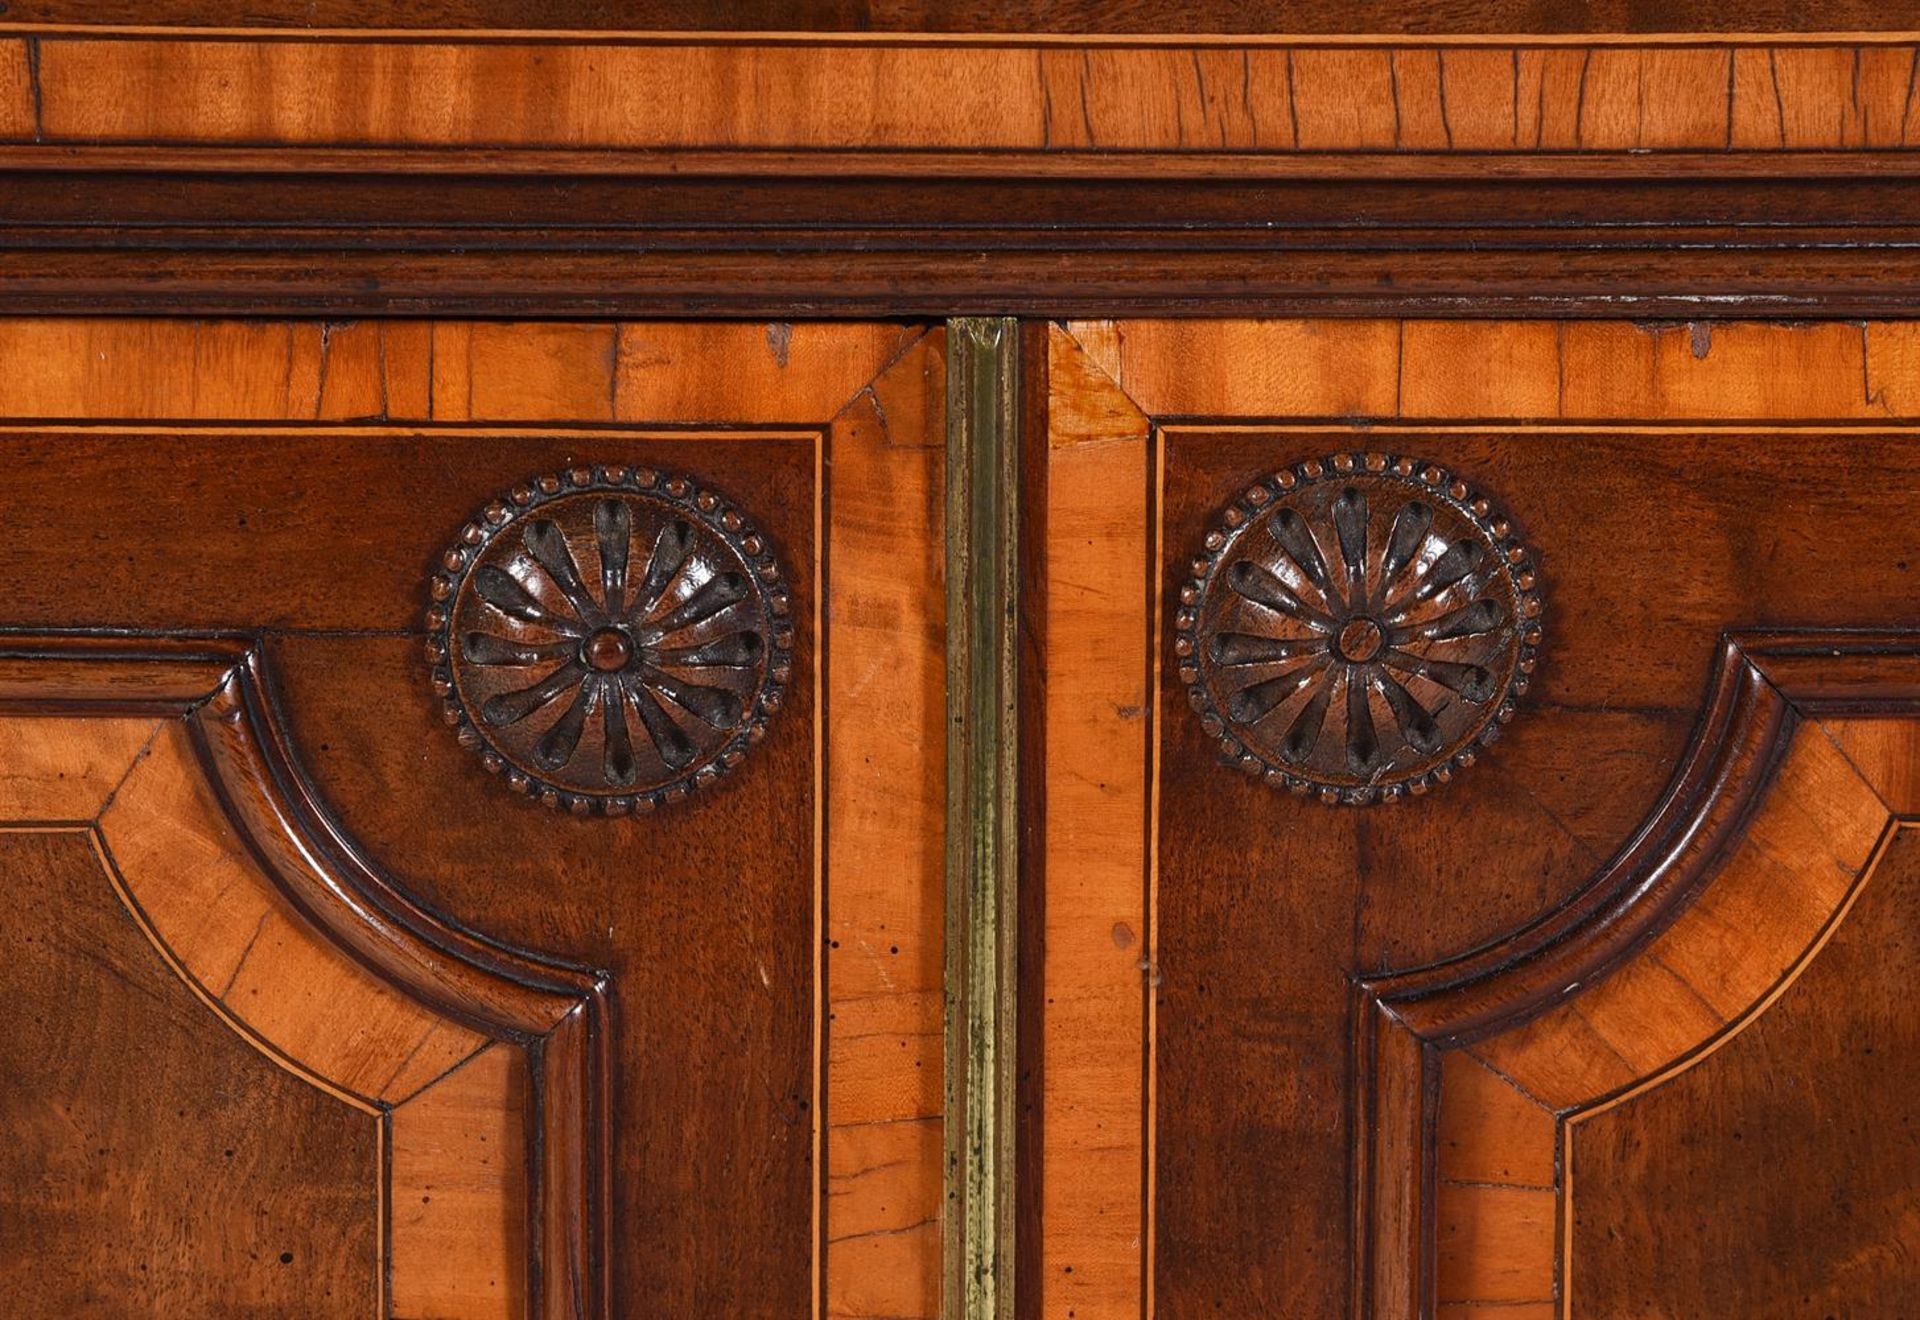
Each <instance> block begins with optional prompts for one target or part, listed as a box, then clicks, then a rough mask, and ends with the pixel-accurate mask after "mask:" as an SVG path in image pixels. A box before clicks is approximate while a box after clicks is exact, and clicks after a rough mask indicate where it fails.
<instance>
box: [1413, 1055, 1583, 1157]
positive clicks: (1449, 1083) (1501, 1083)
mask: <svg viewBox="0 0 1920 1320" xmlns="http://www.w3.org/2000/svg"><path fill="white" fill-rule="evenodd" d="M1439 1103H1440V1114H1439V1120H1438V1130H1437V1132H1436V1134H1435V1141H1436V1143H1437V1145H1436V1153H1437V1163H1436V1171H1437V1174H1438V1176H1439V1178H1440V1179H1441V1181H1442V1182H1447V1183H1457V1184H1462V1185H1473V1186H1486V1187H1513V1188H1531V1189H1533V1190H1535V1191H1541V1190H1551V1189H1552V1188H1553V1187H1555V1186H1556V1185H1557V1184H1558V1182H1559V1174H1558V1172H1557V1170H1556V1168H1555V1163H1556V1161H1557V1159H1558V1158H1559V1152H1558V1148H1557V1144H1556V1143H1557V1141H1558V1137H1557V1135H1556V1133H1555V1131H1554V1116H1553V1114H1552V1112H1551V1111H1550V1110H1547V1109H1543V1108H1542V1107H1541V1106H1540V1103H1539V1102H1538V1101H1537V1100H1535V1099H1533V1098H1532V1097H1531V1096H1529V1095H1527V1094H1526V1093H1525V1092H1523V1091H1522V1090H1521V1089H1520V1088H1519V1087H1518V1086H1516V1085H1515V1084H1514V1082H1513V1079H1512V1078H1510V1077H1502V1076H1500V1075H1499V1074H1498V1073H1495V1072H1494V1071H1492V1070H1491V1069H1489V1068H1488V1067H1487V1066H1486V1065H1485V1064H1483V1063H1481V1062H1479V1061H1478V1060H1476V1059H1475V1058H1473V1056H1472V1055H1469V1054H1465V1053H1461V1052H1450V1053H1447V1054H1443V1055H1442V1056H1441V1061H1440V1102H1439Z"/></svg>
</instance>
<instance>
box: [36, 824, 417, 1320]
mask: <svg viewBox="0 0 1920 1320" xmlns="http://www.w3.org/2000/svg"><path fill="white" fill-rule="evenodd" d="M0 873H4V875H5V879H6V882H5V883H4V884H0V928H4V929H5V930H6V931H7V932H8V956H7V959H6V962H5V967H4V972H0V978H3V979H4V993H5V996H6V1001H7V1004H8V1008H9V1021H8V1028H7V1030H6V1031H5V1032H4V1033H0V1119H4V1122H5V1124H6V1128H7V1132H8V1140H7V1142H6V1143H5V1145H4V1148H0V1218H4V1219H5V1221H6V1224H7V1232H6V1234H5V1235H4V1237H3V1238H0V1278H4V1279H5V1280H6V1287H7V1291H8V1294H9V1298H10V1304H11V1305H13V1306H15V1307H17V1308H19V1309H20V1310H21V1311H22V1312H24V1313H26V1314H31V1315H82V1314H102V1313H106V1314H120V1315H142V1314H152V1313H154V1312H155V1311H156V1310H158V1311H161V1312H167V1313H173V1314H182V1315H196V1314H197V1315H211V1314H219V1313H223V1312H225V1313H232V1312H234V1311H239V1312H241V1313H255V1314H272V1315H284V1316H303V1317H314V1318H315V1320H318V1318H319V1317H323V1316H327V1317H330V1316H339V1315H371V1314H375V1313H377V1311H378V1309H379V1308H380V1305H381V1296H382V1288H381V1277H382V1269H381V1240H380V1202H379V1194H378V1188H379V1180H380V1177H381V1172H382V1171H381V1144H380V1143H381V1138H380V1133H379V1120H378V1119H377V1118H376V1117H375V1116H374V1115H372V1114H370V1113H368V1112H365V1111H363V1110H360V1109H357V1108H355V1107H354V1106H351V1105H348V1104H345V1103H342V1102H341V1101H340V1100H339V1099H338V1098H336V1097H334V1096H330V1095H328V1094H326V1093H325V1092H324V1091H321V1090H319V1089H318V1088H316V1087H313V1086H310V1085H309V1084H308V1083H306V1082H304V1081H302V1080H300V1079H299V1078H297V1077H295V1076H294V1075H293V1074H292V1073H290V1072H288V1071H286V1070H285V1069H282V1068H279V1067H276V1066H275V1065H274V1064H272V1063H271V1062H269V1061H268V1060H267V1059H266V1058H264V1057H262V1055H261V1054H260V1053H259V1052H258V1051H257V1050H255V1049H253V1048H252V1047H251V1046H249V1045H248V1044H247V1043H246V1042H245V1041H243V1040H242V1039H241V1038H240V1037H239V1036H237V1035H235V1034H234V1033H233V1032H232V1031H230V1030H229V1029H228V1027H227V1026H226V1025H225V1024H223V1023H222V1022H220V1021H219V1019H217V1018H216V1017H215V1016H214V1015H213V1014H211V1013H209V1012H208V1011H207V1009H206V1008H205V1006H204V1005H203V1004H202V1003H201V1002H200V1000H199V999H197V998H196V997H195V996H194V994H193V993H192V992H191V991H189V990H188V988H187V987H186V986H184V985H182V984H181V983H180V981H179V979H178V978H177V977H176V976H175V975H174V973H173V972H172V970H171V969H169V968H168V966H167V964H166V962H165V961H164V960H163V959H162V957H161V955H160V954H159V953H158V952H157V951H156V950H155V949H154V947H153V946H152V945H151V944H150V943H148V941H147V939H146V938H145V937H144V936H143V934H142V932H141V930H140V928H139V926H138V925H137V924H136V923H135V922H134V921H133V920H132V919H131V918H130V917H129V915H128V913H127V912H126V911H125V910H124V909H123V908H122V907H121V904H120V901H119V899H118V898H116V897H115V893H114V888H113V885H112V882H111V880H110V879H109V876H108V874H107V873H106V870H105V867H104V865H103V859H102V857H101V855H100V854H99V853H98V852H97V851H96V850H95V849H94V848H93V847H92V846H91V842H90V839H89V837H88V834H87V832H85V831H84V830H68V831H61V832H45V831H37V830H26V831H20V830H9V831H0ZM211 1081H217V1084H210V1082H211Z"/></svg>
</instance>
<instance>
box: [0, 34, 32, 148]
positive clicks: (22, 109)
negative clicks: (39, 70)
mask: <svg viewBox="0 0 1920 1320" xmlns="http://www.w3.org/2000/svg"><path fill="white" fill-rule="evenodd" d="M34 121H35V113H34V104H33V66H32V64H31V62H30V60H29V58H28V54H27V43H26V42H24V41H0V140H14V141H20V140H31V139H32V137H33V135H34Z"/></svg>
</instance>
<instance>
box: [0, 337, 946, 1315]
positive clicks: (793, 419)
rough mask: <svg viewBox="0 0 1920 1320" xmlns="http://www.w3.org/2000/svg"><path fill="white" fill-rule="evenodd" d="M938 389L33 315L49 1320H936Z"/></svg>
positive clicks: (11, 661)
mask: <svg viewBox="0 0 1920 1320" xmlns="http://www.w3.org/2000/svg"><path fill="white" fill-rule="evenodd" d="M943 364H944V342H943V334H942V332H941V331H940V330H938V329H932V330H929V329H927V328H925V327H917V326H900V325H859V324H849V325H839V326H822V325H757V324H756V325H708V326H694V325H659V324H639V323H633V324H618V325H615V324H581V325H554V324H545V325H514V324H500V323H489V324H468V323H454V322H443V323H391V324H376V323H361V324H327V325H323V324H319V323H305V322H303V323H287V324H270V323H237V322H236V323H212V322H209V323H192V322H184V321H170V322H128V321H59V322H54V321H47V322H39V321H8V322H0V417H5V418H8V419H15V420H9V421H6V422H5V424H4V425H3V426H0V510H3V511H4V519H5V524H6V534H5V535H4V537H0V577H4V579H5V581H6V582H7V583H8V584H9V586H8V590H7V592H6V593H5V599H4V602H3V603H0V626H3V627H4V629H5V631H4V633H0V820H3V821H4V822H5V825H4V829H3V830H0V878H3V879H4V883H0V938H4V941H5V945H6V948H7V951H8V957H7V958H6V960H5V964H4V966H3V967H0V998H4V1000H5V1002H6V1004H7V1012H6V1014H5V1015H4V1027H3V1028H0V1059H3V1060H4V1066H0V1124H4V1126H5V1128H6V1131H7V1133H8V1141H7V1142H6V1143H5V1149H4V1151H0V1175H3V1176H0V1224H4V1225H5V1229H4V1231H0V1282H4V1285H5V1288H6V1291H7V1293H8V1294H9V1296H10V1297H11V1298H12V1299H13V1301H12V1307H13V1309H15V1310H16V1311H18V1312H19V1313H21V1314H32V1315H46V1316H54V1315H78V1314H94V1313H100V1314H108V1313H111V1314H135V1313H138V1314H148V1313H153V1312H154V1311H155V1310H156V1309H157V1310H158V1311H162V1312H165V1313H167V1314H178V1315H216V1314H217V1315H232V1314H249V1315H256V1314H257V1315H276V1316H294V1315H313V1316H327V1317H334V1316H343V1315H347V1316H351V1315H365V1316H375V1315H390V1316H396V1317H439V1316H461V1317H484V1316H525V1315H542V1316H562V1315H564V1316H577V1315H590V1316H600V1315H609V1316H661V1315H696V1314H704V1315H739V1316H768V1317H791V1316H796V1315H806V1314H810V1313H813V1314H825V1315H876V1314H886V1315H901V1316H927V1315H931V1314H933V1312H934V1309H935V1307H936V1304H937V1295H938V1277H939V1255H940V1247H939V1231H938V1219H939V1206H940V1196H941V1140H942V1132H941V1069H942V1054H941V1049H940V1039H941V1034H940V1027H941V994H940V984H941V968H942V957H943V952H942V931H941V921H942V912H943V898H942V892H941V891H942V882H941V857H942V848H943V838H942V815H941V813H942V803H943V796H944V764H943V750H942V749H943V746H944V744H943V737H942V729H943V727H944V696H943V694H944V677H943V675H944V606H943V596H942V590H941V580H942V559H941V557H942V542H943V533H942V526H941V520H942V482H943V459H944V455H943V447H944V429H943V428H944V422H943V417H944V405H945V384H944V365H943ZM28 419H31V420H28Z"/></svg>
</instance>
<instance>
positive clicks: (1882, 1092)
mask: <svg viewBox="0 0 1920 1320" xmlns="http://www.w3.org/2000/svg"><path fill="white" fill-rule="evenodd" d="M1917 863H1920V854H1916V840H1915V838H1914V836H1913V834H1912V833H1911V832H1909V831H1902V832H1901V833H1900V834H1899V835H1898V836H1897V837H1896V838H1895V840H1894V841H1893V842H1892V844H1891V845H1890V846H1889V847H1888V848H1887V851H1886V854H1885V856H1884V857H1881V858H1880V859H1879V861H1878V863H1877V865H1876V866H1875V867H1874V870H1873V872H1872V874H1871V875H1870V876H1868V877H1867V878H1866V880H1865V883H1864V884H1863V885H1862V886H1861V891H1860V893H1859V895H1858V896H1857V897H1856V898H1855V899H1854V901H1853V903H1852V906H1851V908H1850V909H1849V910H1848V911H1847V912H1846V913H1845V917H1844V920H1842V921H1840V922H1838V923H1837V928H1836V929H1834V930H1833V931H1831V932H1830V934H1829V937H1828V938H1827V939H1826V942H1825V945H1824V947H1823V948H1821V949H1820V951H1819V953H1818V954H1817V955H1816V956H1815V957H1814V958H1813V959H1812V961H1811V962H1810V964H1809V965H1808V966H1807V967H1806V969H1805V970H1804V971H1803V972H1802V973H1801V974H1800V975H1799V976H1798V977H1797V978H1796V979H1794V980H1793V981H1792V983H1791V984H1790V985H1787V986H1785V987H1783V993H1781V994H1780V995H1779V997H1778V999H1777V1000H1776V1002H1774V1003H1773V1004H1772V1005H1771V1006H1770V1007H1768V1008H1767V1009H1766V1010H1765V1012H1764V1013H1762V1014H1761V1015H1760V1016H1759V1017H1758V1018H1757V1019H1756V1020H1755V1021H1754V1022H1753V1023H1752V1024H1751V1025H1750V1026H1748V1027H1747V1028H1746V1030H1744V1031H1741V1032H1740V1033H1739V1034H1737V1035H1735V1036H1733V1037H1732V1038H1731V1039H1729V1040H1727V1041H1725V1042H1724V1043H1723V1044H1720V1045H1719V1047H1718V1048H1716V1049H1714V1050H1713V1051H1712V1053H1710V1054H1709V1055H1707V1056H1706V1057H1705V1058H1703V1059H1701V1060H1700V1061H1699V1062H1698V1063H1697V1064H1695V1065H1694V1066H1693V1067H1692V1068H1690V1069H1688V1070H1687V1071H1685V1072H1683V1073H1681V1074H1680V1075H1678V1076H1675V1077H1673V1078H1671V1079H1670V1080H1668V1081H1665V1082H1663V1083H1661V1084H1660V1085H1658V1086H1655V1087H1654V1088H1652V1089H1651V1090H1648V1091H1645V1092H1643V1093H1640V1094H1636V1095H1634V1096H1632V1097H1631V1098H1629V1099H1626V1100H1624V1101H1622V1102H1621V1103H1619V1104H1617V1105H1614V1106H1612V1107H1610V1108H1608V1109H1606V1110H1605V1111H1603V1112H1600V1113H1595V1114H1592V1115H1588V1116H1583V1117H1582V1118H1581V1119H1580V1121H1579V1122H1578V1123H1577V1124H1576V1125H1575V1126H1574V1127H1573V1128H1572V1129H1571V1132H1570V1134H1569V1135H1570V1139H1569V1141H1568V1177H1569V1180H1570V1181H1571V1183H1572V1186H1573V1188H1574V1192H1573V1196H1572V1198H1571V1206H1572V1224H1571V1228H1570V1235H1571V1242H1570V1244H1569V1250H1568V1256H1567V1275H1568V1281H1569V1287H1568V1288H1567V1293H1568V1296H1569V1298H1570V1300H1571V1306H1570V1308H1569V1311H1570V1314H1571V1315H1572V1316H1574V1317H1577V1318H1578V1320H1588V1318H1589V1317H1600V1316H1616V1315H1672V1316H1684V1315H1699V1314H1704V1313H1707V1312H1714V1311H1726V1312H1731V1313H1735V1314H1739V1315H1743V1316H1753V1317H1756V1320H1758V1318H1759V1317H1769V1316H1779V1317H1786V1316H1801V1315H1808V1314H1814V1313H1818V1314H1821V1315H1870V1314H1888V1315H1898V1314H1904V1313H1906V1312H1908V1311H1911V1310H1913V1309H1914V1308H1915V1307H1916V1306H1920V1279H1916V1276H1915V1273H1914V1270H1913V1269H1912V1267H1911V1264H1910V1262H1911V1260H1912V1257H1913V1253H1914V1250H1915V1247H1916V1243H1920V1207H1916V1204H1915V1201H1916V1197H1917V1196H1920V1152H1916V1149H1915V1135H1914V1131H1915V1122H1914V1098H1913V1085H1912V1082H1913V1077H1912V1069H1913V1063H1912V1061H1913V1058H1914V1054H1915V1048H1916V1042H1915V1040H1914V1039H1913V1037H1914V1032H1915V1026H1916V1024H1915V1020H1914V1015H1913V1013H1912V1012H1911V1004H1912V1000H1911V993H1912V985H1913V976H1914V974H1915V971H1916V968H1915V958H1916V955H1917V954H1920V940H1917V939H1916V934H1917V931H1916V923H1915V917H1914V913H1915V912H1916V910H1920V909H1916V906H1915V904H1916V900H1920V894H1916V892H1915V891H1916V886H1920V864H1917Z"/></svg>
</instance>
